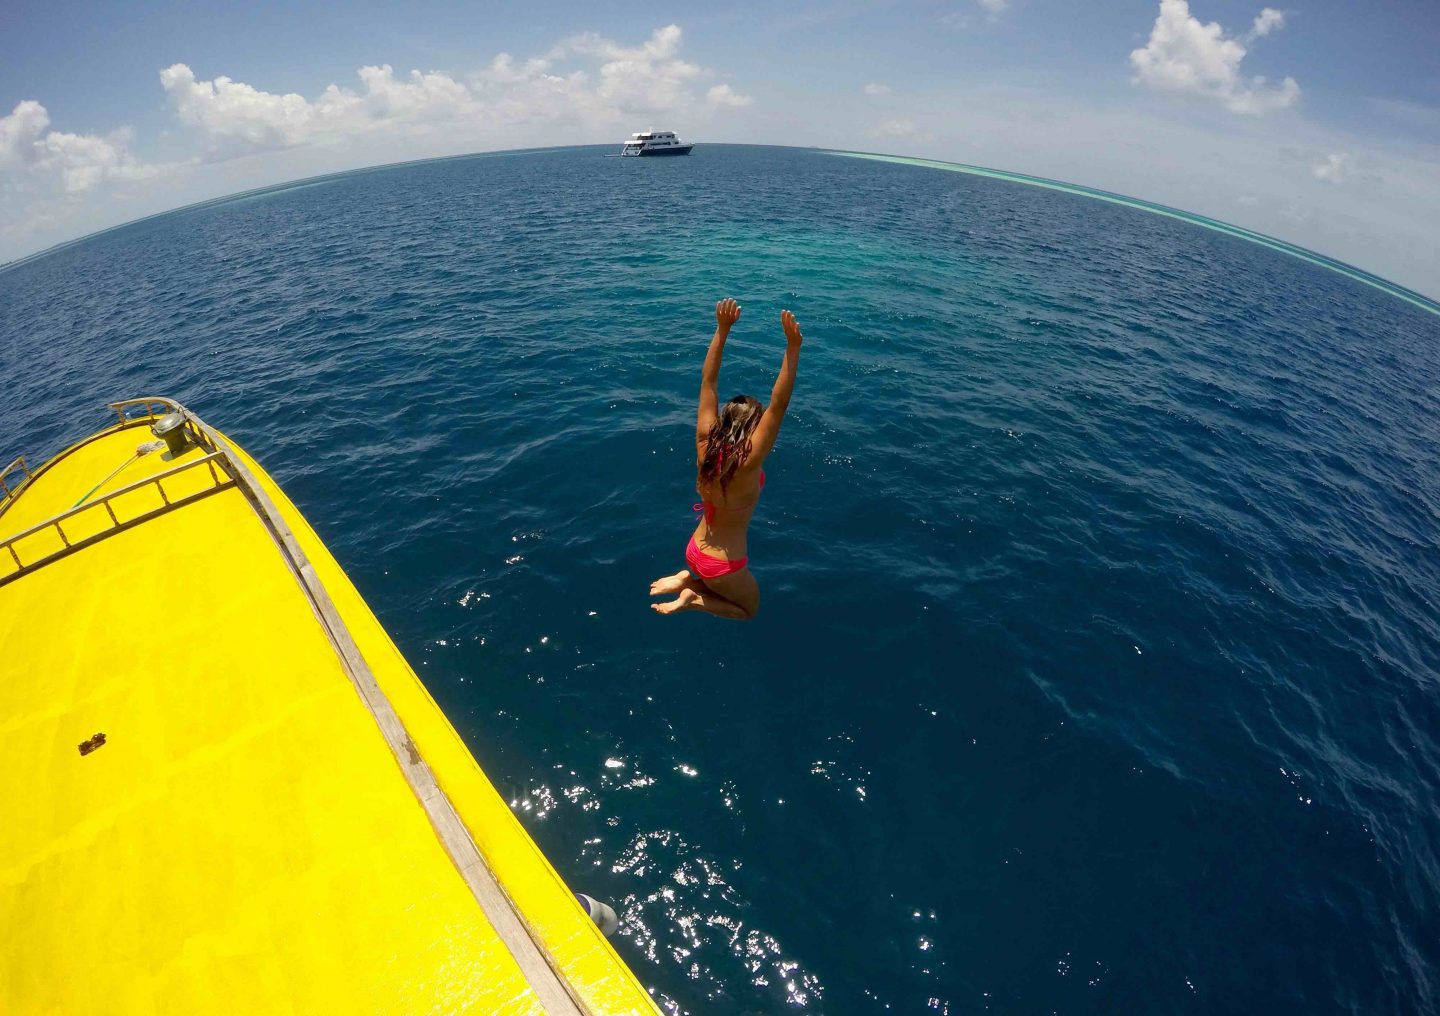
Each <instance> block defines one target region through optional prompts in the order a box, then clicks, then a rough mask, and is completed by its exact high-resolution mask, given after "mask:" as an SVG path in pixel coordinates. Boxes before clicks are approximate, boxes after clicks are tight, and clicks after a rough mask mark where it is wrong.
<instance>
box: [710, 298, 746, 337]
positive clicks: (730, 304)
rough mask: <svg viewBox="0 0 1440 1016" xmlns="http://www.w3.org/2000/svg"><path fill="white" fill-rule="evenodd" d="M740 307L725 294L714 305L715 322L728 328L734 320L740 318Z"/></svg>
mask: <svg viewBox="0 0 1440 1016" xmlns="http://www.w3.org/2000/svg"><path fill="white" fill-rule="evenodd" d="M742 309H743V308H742V307H741V306H740V305H739V304H738V303H736V302H735V301H734V300H732V299H731V298H730V297H728V296H727V297H726V298H725V299H723V300H721V301H720V302H719V303H717V304H716V305H715V323H716V324H717V325H719V326H720V327H721V328H726V329H728V328H729V327H730V326H731V325H733V324H734V323H735V322H736V321H739V320H740V311H741V310H742Z"/></svg>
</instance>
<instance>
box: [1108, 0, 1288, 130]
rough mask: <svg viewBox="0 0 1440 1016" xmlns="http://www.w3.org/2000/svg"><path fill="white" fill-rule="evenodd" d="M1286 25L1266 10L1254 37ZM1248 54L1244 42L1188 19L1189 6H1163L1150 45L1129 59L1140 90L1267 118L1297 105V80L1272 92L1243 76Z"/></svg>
mask: <svg viewBox="0 0 1440 1016" xmlns="http://www.w3.org/2000/svg"><path fill="white" fill-rule="evenodd" d="M1283 24H1284V15H1283V14H1282V13H1281V12H1280V11H1277V10H1274V9H1272V8H1268V7H1267V8H1266V9H1265V10H1263V11H1261V12H1260V14H1259V16H1257V17H1256V18H1255V23H1254V27H1253V29H1252V37H1259V36H1262V35H1268V34H1269V33H1270V32H1272V31H1274V30H1275V29H1277V28H1279V27H1281V26H1282V25H1283ZM1245 54H1246V49H1245V45H1244V42H1243V41H1241V40H1240V39H1236V38H1228V37H1227V36H1226V35H1225V30H1224V29H1223V28H1221V27H1220V25H1219V24H1218V23H1217V22H1213V21H1212V22H1211V23H1210V24H1208V25H1207V24H1203V23H1202V22H1201V21H1200V20H1199V19H1198V18H1196V17H1194V16H1193V15H1192V14H1191V13H1190V5H1189V4H1188V3H1187V2H1186V0H1160V14H1159V16H1158V17H1156V19H1155V26H1154V28H1152V29H1151V31H1150V39H1149V41H1148V42H1147V43H1146V44H1145V45H1144V46H1143V47H1142V48H1140V49H1137V50H1135V51H1134V52H1132V53H1131V54H1130V63H1131V65H1132V66H1133V67H1134V68H1135V81H1136V82H1138V83H1140V84H1143V85H1146V86H1148V87H1150V88H1153V89H1155V90H1157V91H1162V92H1180V93H1189V94H1192V95H1202V96H1206V97H1208V98H1211V99H1216V100H1218V101H1219V102H1221V103H1222V104H1224V106H1225V108H1226V109H1228V110H1230V111H1231V112H1232V113H1241V114H1248V115H1255V114H1261V113H1269V112H1273V111H1275V110H1281V109H1288V108H1289V107H1291V106H1293V105H1294V104H1295V103H1296V102H1297V101H1298V100H1299V98H1300V86H1299V85H1298V84H1296V82H1295V79H1294V78H1290V77H1287V78H1285V79H1284V80H1283V81H1282V82H1280V84H1279V85H1274V86H1272V85H1270V84H1268V83H1267V82H1266V80H1265V79H1264V78H1263V77H1258V76H1257V77H1251V78H1246V77H1245V76H1244V75H1242V74H1241V72H1240V62H1241V61H1242V60H1244V59H1245Z"/></svg>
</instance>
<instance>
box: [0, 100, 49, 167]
mask: <svg viewBox="0 0 1440 1016" xmlns="http://www.w3.org/2000/svg"><path fill="white" fill-rule="evenodd" d="M49 126H50V114H49V113H47V112H45V107H44V106H42V105H40V103H38V102H36V101H35V100H34V99H26V100H25V101H24V102H21V103H19V104H18V105H17V106H16V107H15V108H14V110H12V111H11V113H10V115H9V116H4V117H0V167H23V166H30V165H32V164H33V163H34V162H35V159H36V157H37V153H36V150H35V145H36V143H37V142H38V141H39V140H40V136H41V135H42V134H44V133H45V128H47V127H49Z"/></svg>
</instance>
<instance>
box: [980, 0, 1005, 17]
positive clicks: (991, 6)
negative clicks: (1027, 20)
mask: <svg viewBox="0 0 1440 1016" xmlns="http://www.w3.org/2000/svg"><path fill="white" fill-rule="evenodd" d="M979 3H980V9H981V10H983V11H984V12H985V16H986V17H987V18H989V19H990V20H991V21H994V20H996V19H997V18H999V17H1000V15H1002V14H1004V13H1005V12H1006V11H1008V10H1009V9H1010V0H979Z"/></svg>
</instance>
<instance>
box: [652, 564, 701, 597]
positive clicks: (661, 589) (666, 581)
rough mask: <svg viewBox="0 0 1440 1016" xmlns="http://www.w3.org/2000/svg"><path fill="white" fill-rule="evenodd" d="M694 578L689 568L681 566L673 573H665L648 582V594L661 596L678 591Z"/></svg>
mask: <svg viewBox="0 0 1440 1016" xmlns="http://www.w3.org/2000/svg"><path fill="white" fill-rule="evenodd" d="M694 580H695V576H693V575H691V574H690V569H689V568H681V569H680V570H679V571H677V572H676V573H675V574H674V575H666V576H664V577H663V578H658V579H656V580H655V581H654V582H652V583H650V595H651V596H662V595H664V594H665V593H678V592H679V591H680V590H682V589H684V588H685V587H686V586H687V585H689V584H690V583H691V582H692V581H694Z"/></svg>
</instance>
